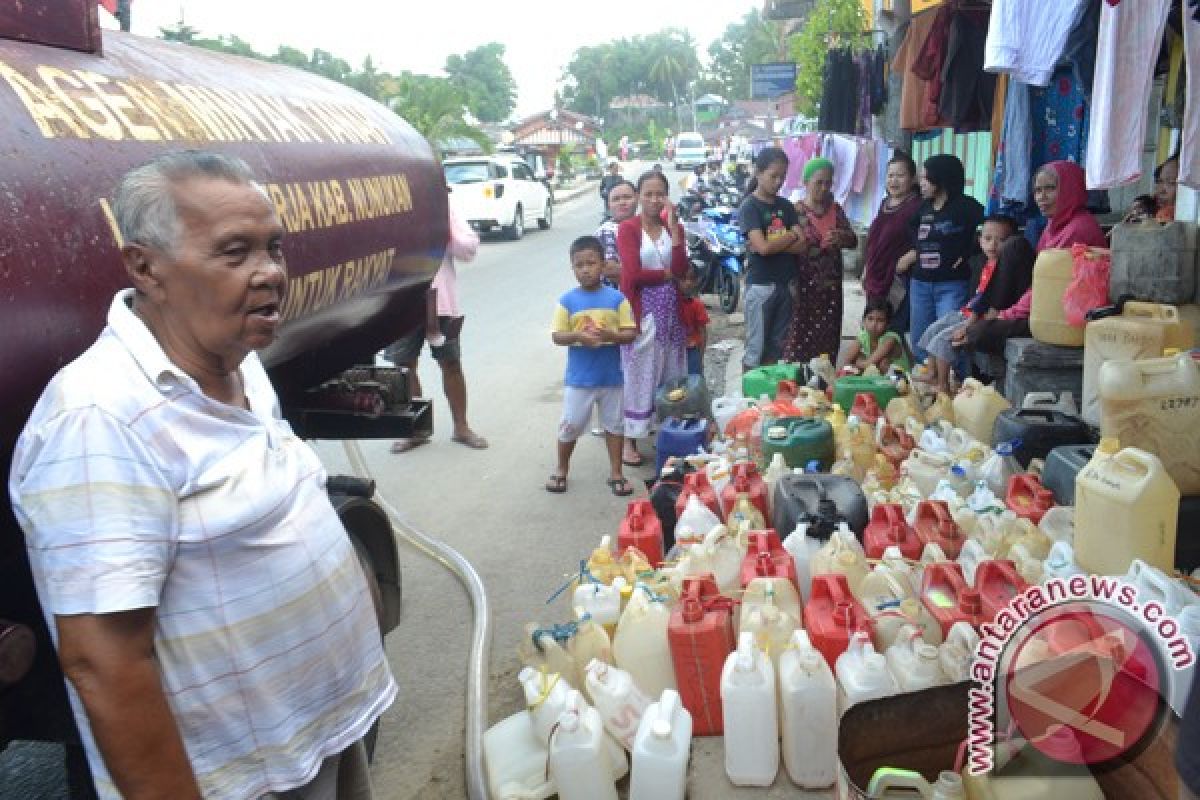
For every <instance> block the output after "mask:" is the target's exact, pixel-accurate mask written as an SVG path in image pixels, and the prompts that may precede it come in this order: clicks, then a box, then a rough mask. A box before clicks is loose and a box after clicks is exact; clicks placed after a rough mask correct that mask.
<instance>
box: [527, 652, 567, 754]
mask: <svg viewBox="0 0 1200 800" xmlns="http://www.w3.org/2000/svg"><path fill="white" fill-rule="evenodd" d="M517 680H518V681H520V683H521V689H522V691H523V692H524V694H525V705H526V707H527V708H528V709H529V713H530V721H531V722H532V724H533V734H534V735H535V736H536V737H537V740H538V741H539V742H543V743H544V742H548V741H550V732H551V731H552V730H554V723H556V722H558V717H559V715H560V714H562V712H563V711H565V710H566V707H567V693H568V692H570V691H571V689H572V686H571V685H570V684H569V683H568V682H567V679H566V678H564V677H563V676H561V675H559V674H558V673H557V672H547V671H546V670H545V669H544V668H543V669H535V668H534V667H522V669H521V671H520V672H519V673H517Z"/></svg>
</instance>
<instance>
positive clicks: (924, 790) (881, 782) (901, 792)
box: [867, 767, 933, 800]
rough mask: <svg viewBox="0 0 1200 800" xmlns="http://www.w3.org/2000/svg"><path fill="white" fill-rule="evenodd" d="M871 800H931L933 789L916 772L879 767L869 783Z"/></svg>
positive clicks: (868, 792) (868, 790) (868, 794)
mask: <svg viewBox="0 0 1200 800" xmlns="http://www.w3.org/2000/svg"><path fill="white" fill-rule="evenodd" d="M867 796H868V797H870V798H871V800H931V798H932V797H933V787H932V786H930V785H929V781H927V780H925V777H924V776H923V775H922V774H921V773H919V772H916V771H915V770H911V769H897V768H895V767H879V768H878V769H876V770H875V772H874V773H872V775H871V780H870V782H868V783H867Z"/></svg>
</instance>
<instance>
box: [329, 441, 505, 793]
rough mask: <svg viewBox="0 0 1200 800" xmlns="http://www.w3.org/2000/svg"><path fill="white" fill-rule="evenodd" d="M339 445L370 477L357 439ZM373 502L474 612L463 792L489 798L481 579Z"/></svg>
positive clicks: (488, 642)
mask: <svg viewBox="0 0 1200 800" xmlns="http://www.w3.org/2000/svg"><path fill="white" fill-rule="evenodd" d="M343 446H344V448H345V450H346V457H347V458H348V459H349V461H350V467H351V469H352V470H353V471H354V473H355V474H356V475H357V476H358V477H360V478H362V479H363V480H371V481H373V480H374V479H373V477H372V476H371V470H370V468H368V467H367V462H366V459H365V458H364V457H363V454H362V449H361V448H360V447H359V444H358V441H357V440H354V439H344V440H343ZM375 502H377V503H378V504H379V505H380V507H381V508H383V510H384V511H385V512H387V515H388V518H389V519H391V521H392V525H393V526H394V527H395V529H396V533H397V535H399V536H400V537H401V538H402V539H404V541H406V542H408V543H409V544H410V545H412V546H413V547H415V548H416V549H417V550H420V551H421V552H422V553H424V554H425V555H426V556H428V557H429V558H431V559H433V560H434V561H437V562H438V563H439V564H441V565H442V566H443V567H445V568H446V569H448V570H449V571H450V572H452V573H454V575H455V577H457V578H458V580H459V582H460V583H462V585H463V588H464V589H465V590H466V592H467V597H468V598H470V600H471V607H472V610H473V612H474V615H473V620H472V627H471V651H470V656H469V658H468V662H467V720H466V748H465V752H464V759H465V761H466V770H467V797H468V798H469V800H490V794H489V792H488V782H487V772H486V768H485V767H484V763H483V730H484V725H485V723H486V720H487V705H488V695H487V668H488V656H489V654H490V652H491V649H492V612H491V606H490V605H489V603H488V597H487V591H486V590H485V589H484V586H483V580H482V579H481V578H480V577H479V573H478V572H476V571H475V568H474V567H472V566H471V563H470V562H469V561H467V560H466V559H465V558H464V557H463V556H462V554H461V553H459V552H458V551H457V550H455V549H454V548H452V547H450V546H449V545H447V544H445V543H443V542H439V541H437V540H436V539H434V538H432V537H431V536H429V535H428V534H425V533H423V532H422V531H420V530H419V529H418V528H416V526H414V525H413V524H412V523H410V522H409V521H408V520H406V519H404V517H402V516H401V515H400V513H399V512H398V511H396V509H395V508H393V507H392V504H391V503H389V502H388V501H387V500H386V499H384V498H383V497H380V496H379V495H378V494H376V495H375Z"/></svg>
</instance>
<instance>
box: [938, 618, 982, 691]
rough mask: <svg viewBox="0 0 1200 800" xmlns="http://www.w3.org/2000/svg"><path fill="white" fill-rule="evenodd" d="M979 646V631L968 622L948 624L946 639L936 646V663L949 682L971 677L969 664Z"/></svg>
mask: <svg viewBox="0 0 1200 800" xmlns="http://www.w3.org/2000/svg"><path fill="white" fill-rule="evenodd" d="M978 647H979V632H978V631H976V630H975V629H974V628H973V627H971V624H970V623H968V622H956V623H954V624H953V625H951V626H950V632H949V633H947V634H946V640H945V641H944V642H942V644H941V645H940V646H939V647H938V665H939V666H941V668H942V674H943V675H945V676H946V680H948V681H949V682H950V683H958V682H959V681H965V680H970V679H971V664H972V662H973V661H974V660H975V650H976V649H977V648H978Z"/></svg>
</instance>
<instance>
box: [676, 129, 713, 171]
mask: <svg viewBox="0 0 1200 800" xmlns="http://www.w3.org/2000/svg"><path fill="white" fill-rule="evenodd" d="M707 161H708V152H707V148H705V146H704V137H703V136H701V135H700V134H698V133H695V132H689V133H681V134H679V135H678V136H676V137H675V169H691V168H692V167H694V166H696V165H698V164H704V163H706V162H707Z"/></svg>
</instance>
